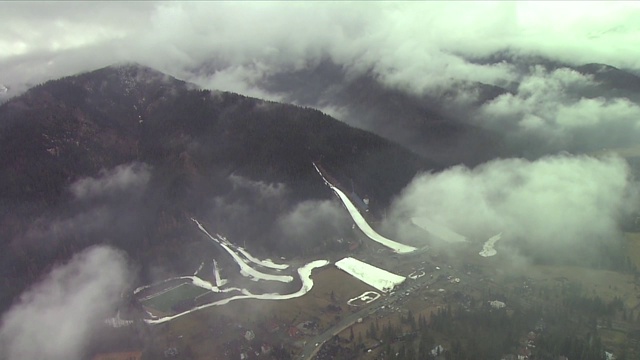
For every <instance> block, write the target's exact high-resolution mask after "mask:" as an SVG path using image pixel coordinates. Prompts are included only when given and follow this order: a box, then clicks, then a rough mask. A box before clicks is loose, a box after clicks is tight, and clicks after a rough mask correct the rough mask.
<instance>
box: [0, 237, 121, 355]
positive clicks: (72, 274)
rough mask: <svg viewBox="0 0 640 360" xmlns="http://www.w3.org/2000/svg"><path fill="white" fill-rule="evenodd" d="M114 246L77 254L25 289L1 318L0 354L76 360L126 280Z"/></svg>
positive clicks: (105, 315)
mask: <svg viewBox="0 0 640 360" xmlns="http://www.w3.org/2000/svg"><path fill="white" fill-rule="evenodd" d="M128 277H129V269H128V266H127V261H126V259H125V256H124V255H123V254H122V253H121V252H120V251H118V250H115V249H113V248H110V247H105V246H99V247H92V248H89V249H86V250H85V251H83V252H81V253H79V254H76V255H75V256H74V257H73V258H72V259H71V260H70V261H69V262H68V263H66V264H64V265H61V266H59V267H56V268H54V269H53V270H52V271H51V272H50V273H49V274H48V275H47V276H46V277H45V278H44V279H43V280H42V281H41V282H40V283H38V284H35V285H34V286H32V287H31V288H30V289H29V290H27V291H25V292H24V293H23V294H22V295H21V296H20V298H19V300H18V302H17V303H16V304H15V305H14V306H13V307H11V309H9V310H8V311H7V312H6V313H5V314H4V315H3V316H2V325H1V327H0V357H2V358H4V359H7V360H17V359H52V360H57V359H80V358H82V357H83V356H86V354H83V351H84V350H85V349H86V346H87V345H88V341H89V339H90V336H91V334H92V333H93V331H94V329H95V328H96V326H98V325H99V324H100V323H101V321H102V320H103V319H104V318H106V317H107V316H108V315H110V314H111V312H112V310H113V307H114V305H115V304H116V303H117V302H118V301H119V299H120V293H121V292H122V290H123V289H124V286H126V285H127V283H128Z"/></svg>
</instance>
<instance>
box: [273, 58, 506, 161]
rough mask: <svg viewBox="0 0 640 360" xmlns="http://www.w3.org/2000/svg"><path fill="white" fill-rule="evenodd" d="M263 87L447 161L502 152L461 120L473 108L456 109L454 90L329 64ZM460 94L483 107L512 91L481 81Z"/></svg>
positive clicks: (488, 135)
mask: <svg viewBox="0 0 640 360" xmlns="http://www.w3.org/2000/svg"><path fill="white" fill-rule="evenodd" d="M260 85H261V86H262V87H263V88H264V89H266V90H267V91H271V92H276V93H281V94H285V96H286V98H287V99H288V100H289V101H292V102H295V103H298V104H305V105H308V106H315V107H329V108H334V109H338V111H339V112H341V113H342V114H341V115H342V116H341V120H343V121H345V122H347V123H349V124H353V125H355V126H358V127H360V128H363V129H366V130H369V131H372V132H374V133H376V134H378V135H381V136H383V137H386V138H389V139H392V140H394V141H397V142H399V143H401V144H403V145H404V146H407V147H408V148H410V149H411V150H413V151H415V152H416V153H418V154H421V155H423V156H428V157H431V158H434V159H436V160H438V161H440V162H443V163H447V164H452V165H453V164H458V163H464V164H467V165H476V164H478V163H481V162H483V161H486V160H489V159H492V158H494V157H496V156H499V155H501V154H502V140H501V139H500V137H499V136H498V134H496V133H494V132H492V131H489V130H487V129H483V128H481V127H479V126H477V125H474V124H470V123H468V122H465V121H461V119H459V117H464V116H466V115H467V113H466V111H468V109H466V108H465V109H461V108H460V107H459V106H455V107H454V106H452V105H453V104H454V99H455V97H456V96H457V95H458V94H457V93H456V91H455V90H452V89H449V90H447V91H444V92H441V93H440V94H438V95H433V94H423V95H416V94H415V93H414V92H412V91H408V90H407V89H401V88H394V87H390V86H386V85H383V84H382V83H381V81H380V80H379V79H377V78H376V76H375V74H373V73H371V72H367V73H364V74H360V75H357V76H354V75H352V74H349V72H348V71H347V69H345V68H343V67H342V66H339V65H336V64H335V63H333V62H331V61H329V60H324V61H321V62H319V63H318V64H317V65H313V66H309V67H307V68H304V69H301V70H297V71H292V72H280V73H276V74H273V75H272V76H269V77H267V78H265V79H263V81H262V82H261V83H260ZM452 88H453V87H452ZM459 90H460V91H462V90H464V91H473V92H474V93H475V94H476V95H477V102H478V103H483V102H485V101H488V100H491V99H493V98H495V97H496V96H498V95H500V94H503V93H505V92H507V90H506V89H503V88H500V87H497V86H491V85H487V84H482V83H468V84H462V83H461V84H460V88H459Z"/></svg>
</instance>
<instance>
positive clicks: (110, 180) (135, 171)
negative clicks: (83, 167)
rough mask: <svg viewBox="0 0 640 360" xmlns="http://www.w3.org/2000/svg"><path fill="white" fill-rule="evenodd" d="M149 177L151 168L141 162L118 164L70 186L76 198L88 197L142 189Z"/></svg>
mask: <svg viewBox="0 0 640 360" xmlns="http://www.w3.org/2000/svg"><path fill="white" fill-rule="evenodd" d="M150 178H151V169H150V167H149V166H148V165H146V164H143V163H132V164H123V165H118V166H116V167H115V168H113V169H108V170H102V171H100V174H99V175H98V176H97V177H88V178H83V179H80V180H78V181H76V182H74V183H73V184H71V186H70V190H71V192H72V193H73V194H74V196H75V197H76V198H77V199H89V198H93V197H99V196H108V195H114V194H116V193H121V192H123V191H127V192H135V191H140V190H141V189H143V188H144V187H145V186H146V185H147V183H148V182H149V179H150Z"/></svg>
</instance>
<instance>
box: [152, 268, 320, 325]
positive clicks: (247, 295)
mask: <svg viewBox="0 0 640 360" xmlns="http://www.w3.org/2000/svg"><path fill="white" fill-rule="evenodd" d="M328 264H329V261H327V260H316V261H312V262H310V263H308V264H306V265H304V266H302V267H301V268H299V269H298V275H300V280H302V287H300V290H298V291H296V292H294V293H291V294H278V293H271V294H252V293H251V292H249V291H248V290H246V289H241V291H242V293H243V294H244V295H236V296H232V297H230V298H227V299H222V300H219V301H215V302H212V303H209V304H205V305H201V306H198V307H195V308H193V309H191V310H187V311H185V312H181V313H179V314H176V315H172V316H165V317H162V318H158V319H145V322H146V323H148V324H161V323H165V322H167V321H171V320H173V319H176V318H179V317H181V316H184V315H187V314H190V313H192V312H195V311H198V310H201V309H205V308H208V307H210V306H219V305H224V304H228V303H229V302H231V301H234V300H240V299H260V300H286V299H293V298H297V297H300V296H302V295H304V294H306V293H308V292H309V291H310V290H311V289H312V288H313V279H311V272H312V271H313V270H314V269H316V268H320V267H323V266H326V265H328Z"/></svg>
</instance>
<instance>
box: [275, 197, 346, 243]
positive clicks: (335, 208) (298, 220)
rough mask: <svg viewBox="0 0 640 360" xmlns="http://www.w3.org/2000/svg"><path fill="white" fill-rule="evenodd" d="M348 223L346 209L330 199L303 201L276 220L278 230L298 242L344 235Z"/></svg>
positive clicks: (322, 239) (315, 240) (332, 238)
mask: <svg viewBox="0 0 640 360" xmlns="http://www.w3.org/2000/svg"><path fill="white" fill-rule="evenodd" d="M350 224H351V222H350V221H349V220H348V214H347V213H346V211H345V210H344V209H343V208H341V207H340V206H339V205H338V204H337V203H336V202H335V201H330V200H307V201H303V202H301V203H298V204H297V205H296V206H295V207H294V208H293V209H292V210H291V211H289V212H288V213H286V214H283V215H281V216H280V217H279V218H278V220H277V227H278V229H279V232H280V233H281V234H283V236H284V237H285V238H286V239H287V240H288V241H291V242H295V243H298V244H314V243H319V242H320V241H324V240H335V239H336V238H339V237H344V236H345V231H346V230H348V229H349V225H350Z"/></svg>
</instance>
